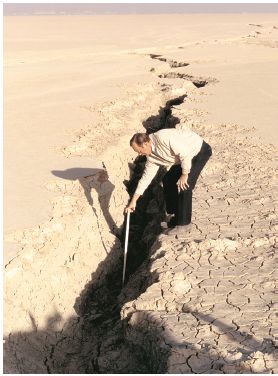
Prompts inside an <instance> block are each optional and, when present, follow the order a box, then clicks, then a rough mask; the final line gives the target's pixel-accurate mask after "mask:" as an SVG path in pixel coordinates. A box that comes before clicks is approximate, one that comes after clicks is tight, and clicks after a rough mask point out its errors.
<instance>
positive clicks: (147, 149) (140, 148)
mask: <svg viewBox="0 0 278 376" xmlns="http://www.w3.org/2000/svg"><path fill="white" fill-rule="evenodd" d="M130 146H131V147H132V149H133V150H134V151H135V152H136V153H138V154H139V155H150V154H151V152H152V142H151V139H150V136H149V135H148V134H146V133H135V134H134V135H133V136H132V138H131V140H130Z"/></svg>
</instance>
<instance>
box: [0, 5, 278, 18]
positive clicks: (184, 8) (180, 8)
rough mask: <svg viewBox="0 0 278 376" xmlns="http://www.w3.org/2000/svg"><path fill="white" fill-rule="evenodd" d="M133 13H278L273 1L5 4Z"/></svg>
mask: <svg viewBox="0 0 278 376" xmlns="http://www.w3.org/2000/svg"><path fill="white" fill-rule="evenodd" d="M130 13H151V14H154V13H278V4H273V3H272V4H271V3H266V4H264V3H253V4H250V3H246V4H244V3H238V4H236V3H230V4H228V3H220V4H219V3H211V4H209V3H203V4H200V3H199V4H196V3H194V4H193V3H192V4H186V3H176V4H173V3H172V4H170V3H153V4H150V3H147V4H142V3H140V4H139V3H138V4H135V3H130V4H128V3H122V4H121V3H119V4H113V3H111V4H103V3H102V4H101V3H99V4H92V3H83V4H80V3H60V4H55V3H53V4H51V3H28V4H22V3H21V4H20V3H14V4H4V15H28V14H130Z"/></svg>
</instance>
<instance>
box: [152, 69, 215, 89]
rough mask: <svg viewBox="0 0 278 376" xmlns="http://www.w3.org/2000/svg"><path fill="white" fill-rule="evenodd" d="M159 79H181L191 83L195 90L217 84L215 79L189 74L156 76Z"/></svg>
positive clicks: (174, 73) (175, 73)
mask: <svg viewBox="0 0 278 376" xmlns="http://www.w3.org/2000/svg"><path fill="white" fill-rule="evenodd" d="M158 77H159V78H181V79H183V80H186V81H191V82H192V83H193V84H194V85H195V86H196V87H197V88H200V87H204V86H206V85H208V84H211V83H216V82H218V81H217V80H216V79H215V78H202V77H194V76H191V75H189V74H185V73H179V72H169V73H162V74H159V75H158Z"/></svg>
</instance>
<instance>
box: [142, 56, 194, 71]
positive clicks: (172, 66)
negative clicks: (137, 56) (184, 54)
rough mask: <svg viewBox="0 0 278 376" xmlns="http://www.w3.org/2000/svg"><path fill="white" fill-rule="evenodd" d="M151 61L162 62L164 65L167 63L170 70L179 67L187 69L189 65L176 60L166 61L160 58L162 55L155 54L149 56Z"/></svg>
mask: <svg viewBox="0 0 278 376" xmlns="http://www.w3.org/2000/svg"><path fill="white" fill-rule="evenodd" d="M149 56H150V58H151V59H155V60H159V61H163V62H165V63H168V64H169V65H170V67H171V68H180V67H187V66H188V65H189V63H185V62H178V61H176V60H171V59H167V58H165V57H162V55H156V54H150V55H149Z"/></svg>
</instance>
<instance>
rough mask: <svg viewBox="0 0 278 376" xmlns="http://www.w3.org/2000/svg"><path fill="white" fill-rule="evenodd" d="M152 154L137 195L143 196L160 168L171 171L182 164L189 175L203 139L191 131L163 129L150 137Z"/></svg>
mask: <svg viewBox="0 0 278 376" xmlns="http://www.w3.org/2000/svg"><path fill="white" fill-rule="evenodd" d="M149 136H150V139H151V143H152V153H151V154H150V155H148V156H147V162H146V165H145V170H144V172H143V175H142V177H141V179H140V180H139V182H138V185H137V188H136V191H135V193H136V194H138V195H142V194H143V193H144V191H145V190H146V189H147V187H148V186H149V184H150V183H151V181H152V180H153V178H154V177H155V175H156V173H157V171H158V169H159V167H160V166H165V167H166V168H167V169H169V168H170V167H171V166H172V165H174V164H180V165H181V168H182V173H183V174H188V173H189V171H190V168H191V160H192V158H193V157H194V156H195V155H197V154H198V153H199V151H200V149H201V146H202V143H203V139H202V138H201V137H200V136H199V135H198V134H196V133H195V132H193V131H191V130H190V129H176V128H171V129H162V130H160V131H157V132H155V133H152V134H150V135H149Z"/></svg>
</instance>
